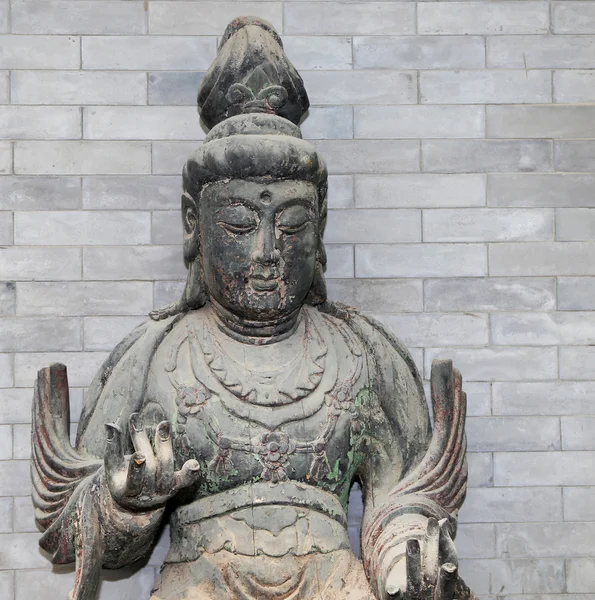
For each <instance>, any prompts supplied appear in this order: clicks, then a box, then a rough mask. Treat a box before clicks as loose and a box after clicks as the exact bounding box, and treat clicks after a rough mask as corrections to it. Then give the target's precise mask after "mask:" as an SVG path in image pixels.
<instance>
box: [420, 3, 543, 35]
mask: <svg viewBox="0 0 595 600" xmlns="http://www.w3.org/2000/svg"><path fill="white" fill-rule="evenodd" d="M417 23H418V33H420V34H436V33H437V34H441V35H469V34H475V35H505V34H521V33H547V32H548V29H549V7H548V3H547V2H530V1H523V2H514V1H511V2H489V3H486V2H421V3H420V4H419V5H418V12H417Z"/></svg>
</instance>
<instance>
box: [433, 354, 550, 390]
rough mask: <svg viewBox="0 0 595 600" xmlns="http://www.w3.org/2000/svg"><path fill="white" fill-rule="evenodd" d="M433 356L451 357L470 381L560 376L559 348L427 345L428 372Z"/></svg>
mask: <svg viewBox="0 0 595 600" xmlns="http://www.w3.org/2000/svg"><path fill="white" fill-rule="evenodd" d="M434 358H450V359H452V360H453V361H454V364H455V366H456V367H457V369H459V371H461V373H464V374H465V379H466V380H467V381H494V380H496V381H522V380H525V379H545V380H548V379H549V380H552V379H557V377H558V356H557V351H556V348H547V347H539V348H531V347H520V346H519V347H514V348H503V347H491V348H428V349H426V352H425V373H427V374H429V373H430V365H431V364H432V360H433V359H434Z"/></svg>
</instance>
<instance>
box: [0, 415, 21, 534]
mask: <svg viewBox="0 0 595 600" xmlns="http://www.w3.org/2000/svg"><path fill="white" fill-rule="evenodd" d="M12 444H13V440H12V425H0V460H10V459H11V458H12ZM19 458H20V457H19ZM2 510H3V504H2V502H1V499H0V516H2ZM0 531H2V521H1V520H0Z"/></svg>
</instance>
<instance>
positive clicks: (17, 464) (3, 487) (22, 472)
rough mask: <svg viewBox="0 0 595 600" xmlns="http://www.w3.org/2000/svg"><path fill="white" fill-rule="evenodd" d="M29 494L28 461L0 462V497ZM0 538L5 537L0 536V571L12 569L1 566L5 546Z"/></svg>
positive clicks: (29, 476) (3, 559)
mask: <svg viewBox="0 0 595 600" xmlns="http://www.w3.org/2000/svg"><path fill="white" fill-rule="evenodd" d="M29 493H31V475H30V474H29V461H27V460H3V461H0V496H26V495H27V494H29ZM2 538H5V536H4V535H2V536H0V569H10V568H13V567H8V566H4V564H3V562H4V561H6V558H5V557H4V553H3V552H2V549H4V548H6V546H5V545H4V544H3V543H2V541H1V540H2ZM36 545H37V544H36Z"/></svg>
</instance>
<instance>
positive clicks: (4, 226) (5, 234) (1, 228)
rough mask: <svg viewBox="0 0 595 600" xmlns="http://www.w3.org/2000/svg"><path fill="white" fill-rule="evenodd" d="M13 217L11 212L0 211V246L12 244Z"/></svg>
mask: <svg viewBox="0 0 595 600" xmlns="http://www.w3.org/2000/svg"><path fill="white" fill-rule="evenodd" d="M13 229H14V227H13V215H12V213H11V212H6V211H0V245H2V246H12V244H13Z"/></svg>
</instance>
